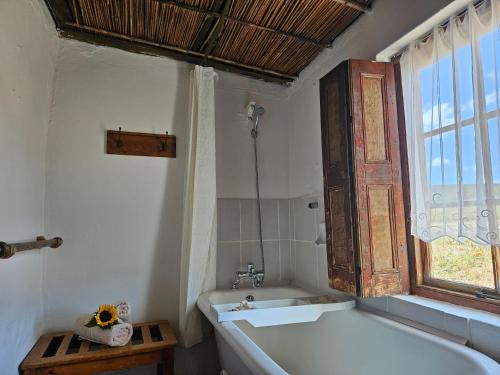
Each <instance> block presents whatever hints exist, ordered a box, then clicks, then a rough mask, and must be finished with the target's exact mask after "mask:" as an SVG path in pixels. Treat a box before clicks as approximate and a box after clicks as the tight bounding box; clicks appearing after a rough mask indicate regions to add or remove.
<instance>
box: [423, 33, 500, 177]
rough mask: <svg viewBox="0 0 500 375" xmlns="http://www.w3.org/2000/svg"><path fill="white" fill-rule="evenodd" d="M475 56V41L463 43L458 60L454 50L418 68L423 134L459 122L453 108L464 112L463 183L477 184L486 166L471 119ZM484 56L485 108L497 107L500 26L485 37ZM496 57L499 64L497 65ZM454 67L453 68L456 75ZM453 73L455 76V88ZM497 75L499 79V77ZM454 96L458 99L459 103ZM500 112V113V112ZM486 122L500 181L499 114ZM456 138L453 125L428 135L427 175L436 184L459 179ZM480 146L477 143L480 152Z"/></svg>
mask: <svg viewBox="0 0 500 375" xmlns="http://www.w3.org/2000/svg"><path fill="white" fill-rule="evenodd" d="M471 56H472V48H471V45H470V44H469V45H465V46H464V47H462V48H460V49H458V50H457V51H456V53H455V59H454V60H453V59H452V56H451V54H448V55H446V56H444V57H443V58H441V59H440V60H438V62H437V63H436V64H432V65H430V66H428V67H425V68H423V69H422V70H421V72H420V80H421V81H420V83H421V94H422V105H423V108H422V111H423V124H422V126H423V130H424V133H425V132H428V131H430V130H433V129H439V128H440V127H445V126H448V125H452V124H454V123H455V122H456V119H455V111H456V112H457V114H459V116H460V121H461V123H462V129H461V140H459V141H460V143H461V145H462V147H461V150H462V151H461V159H462V182H463V183H464V184H475V183H476V180H477V179H478V178H480V179H483V178H482V177H481V173H480V172H481V171H482V170H483V165H482V158H483V155H482V152H481V147H480V143H477V144H476V134H475V133H476V131H475V127H474V121H471V119H473V118H474V105H473V103H474V92H473V74H472V57H471ZM480 56H481V62H480V66H481V68H482V71H483V74H482V77H483V79H482V83H483V84H484V91H483V94H482V95H483V98H484V102H485V112H491V111H499V108H500V107H499V104H500V96H499V95H500V92H499V91H500V30H496V31H495V32H493V33H490V34H486V35H485V36H483V37H482V38H481V40H480ZM496 62H497V64H498V65H499V66H496ZM453 67H455V74H454V70H453ZM495 73H497V74H495ZM454 75H455V76H456V80H455V87H454V85H453V77H454ZM497 75H498V79H496V76H497ZM455 96H457V98H458V100H457V103H456V105H455V100H454V97H455ZM497 115H500V111H499V113H497ZM459 116H458V115H457V117H459ZM467 120H469V125H467ZM485 126H487V127H488V133H489V146H490V152H491V161H492V167H493V181H494V183H495V184H497V183H498V184H500V132H499V129H500V118H498V117H496V116H493V118H490V119H489V120H488V121H487V123H486V124H485ZM456 138H457V137H456V134H455V130H452V131H449V132H447V133H445V134H443V135H442V136H433V137H432V139H431V138H430V137H428V138H426V141H425V151H426V165H427V171H428V179H429V180H430V181H431V184H432V185H442V184H445V185H448V184H456V183H457V156H456V142H457V139H456ZM479 141H480V140H479ZM476 148H478V150H477V151H476ZM476 152H477V153H478V155H479V158H478V160H476ZM441 155H443V156H441ZM478 168H480V170H478Z"/></svg>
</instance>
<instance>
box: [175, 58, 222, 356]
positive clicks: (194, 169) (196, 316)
mask: <svg viewBox="0 0 500 375" xmlns="http://www.w3.org/2000/svg"><path fill="white" fill-rule="evenodd" d="M215 77H216V73H215V72H214V70H213V68H205V67H202V66H196V67H195V69H194V71H193V72H192V73H191V100H190V122H189V129H188V139H187V142H188V144H187V158H186V159H187V162H186V164H187V170H186V177H185V181H186V182H185V189H184V220H183V234H182V254H181V285H180V288H181V290H180V316H179V325H180V339H181V342H182V343H183V344H184V346H186V347H190V346H193V345H195V344H198V343H199V342H201V341H202V340H203V329H202V316H201V313H200V312H199V311H198V309H197V307H196V301H197V299H198V296H199V295H200V294H202V293H204V292H206V291H209V290H213V289H215V264H216V245H217V196H216V187H215V109H214V106H215V104H214V100H215V99H214V78H215Z"/></svg>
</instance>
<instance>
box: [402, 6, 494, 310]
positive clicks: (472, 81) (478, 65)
mask: <svg viewBox="0 0 500 375" xmlns="http://www.w3.org/2000/svg"><path fill="white" fill-rule="evenodd" d="M496 8H499V9H496ZM499 11H500V2H498V1H491V0H488V1H484V2H482V3H481V4H479V5H476V6H474V5H473V4H472V3H471V4H470V6H469V7H468V9H467V12H465V13H463V14H461V15H460V16H456V17H452V18H451V19H450V21H449V22H448V24H447V25H446V26H444V27H436V28H435V29H434V31H433V33H432V34H431V35H430V36H429V37H427V38H426V39H425V40H424V41H418V42H414V43H412V44H411V45H410V46H409V47H408V49H407V51H405V52H404V54H403V56H402V58H401V75H402V84H403V98H404V108H405V120H406V128H407V143H408V162H409V168H410V171H409V180H410V195H411V226H412V234H413V235H414V236H415V237H416V238H418V240H417V243H416V246H415V262H414V264H415V277H414V279H415V280H414V284H415V287H414V289H415V290H416V292H417V294H423V295H426V296H428V297H435V298H441V299H443V298H442V297H443V293H444V296H445V297H446V298H445V299H447V300H449V301H451V302H455V303H463V302H464V301H465V302H466V304H469V305H472V306H474V307H481V308H485V309H488V310H490V311H495V312H500V304H499V300H500V293H499V291H500V262H499V259H500V250H499V248H500V247H499V246H500V238H499V235H500V226H499V220H500V29H499V28H498V26H497V25H499V24H500V23H499V21H500V19H497V18H498V17H499V16H500V13H499ZM419 292H420V293H419Z"/></svg>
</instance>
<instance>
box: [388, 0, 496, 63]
mask: <svg viewBox="0 0 500 375" xmlns="http://www.w3.org/2000/svg"><path fill="white" fill-rule="evenodd" d="M486 1H488V0H478V1H476V2H475V3H474V7H475V8H479V7H480V6H481V5H483V4H484V3H485V2H486ZM468 9H469V6H468V5H467V6H466V7H465V8H464V9H462V10H461V11H460V12H458V13H456V14H455V15H453V16H451V17H454V18H456V17H463V16H465V14H466V13H467V10H468ZM451 17H448V20H446V21H445V22H443V23H441V24H440V25H439V26H438V27H440V28H443V29H445V28H446V27H448V25H449V24H450V18H451ZM432 33H433V30H430V31H428V32H426V33H425V34H423V35H422V36H420V37H418V38H416V39H415V41H419V42H425V41H426V40H427V39H429V38H430V37H431V36H432ZM407 49H408V46H406V47H404V48H402V49H401V50H399V51H398V52H397V53H395V54H394V55H392V56H391V58H390V60H391V61H392V62H399V59H400V58H401V56H402V55H403V53H404V52H405V51H406V50H407Z"/></svg>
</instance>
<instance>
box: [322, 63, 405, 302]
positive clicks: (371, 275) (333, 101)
mask: <svg viewBox="0 0 500 375" xmlns="http://www.w3.org/2000/svg"><path fill="white" fill-rule="evenodd" d="M320 98H321V132H322V133H321V134H322V148H323V176H324V193H325V222H326V232H327V255H328V276H329V280H330V287H332V288H335V289H338V290H341V291H345V292H349V293H352V294H356V295H358V296H361V297H375V296H382V295H389V294H398V293H407V292H408V291H409V274H408V259H407V244H406V227H405V211H404V201H403V191H402V187H403V186H402V176H401V155H400V148H399V132H398V117H397V115H398V114H397V107H396V87H395V80H394V66H393V65H392V64H390V63H378V62H367V61H355V60H350V61H347V62H344V63H342V64H340V65H339V66H338V67H337V68H335V69H334V70H333V71H331V72H330V73H329V74H328V75H326V76H325V77H323V78H322V79H321V81H320Z"/></svg>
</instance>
